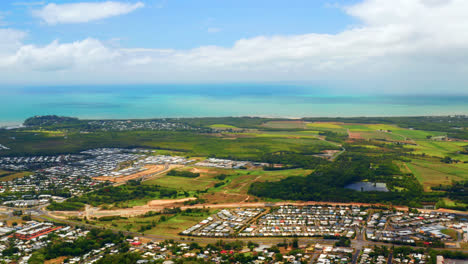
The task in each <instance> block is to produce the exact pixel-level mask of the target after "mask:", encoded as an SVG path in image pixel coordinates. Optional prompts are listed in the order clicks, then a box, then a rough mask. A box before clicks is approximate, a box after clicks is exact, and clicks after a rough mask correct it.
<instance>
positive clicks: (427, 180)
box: [406, 162, 464, 192]
mask: <svg viewBox="0 0 468 264" xmlns="http://www.w3.org/2000/svg"><path fill="white" fill-rule="evenodd" d="M406 165H407V166H408V168H409V169H410V170H411V172H412V173H413V174H414V175H415V176H416V179H418V181H419V183H421V184H422V185H423V187H424V190H425V191H428V192H429V191H431V187H435V186H439V185H450V184H452V182H454V181H461V180H463V179H464V178H462V177H459V176H456V175H453V174H448V173H445V172H442V171H440V170H435V169H434V168H431V167H424V166H422V164H421V163H419V164H418V162H414V163H406Z"/></svg>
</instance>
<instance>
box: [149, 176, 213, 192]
mask: <svg viewBox="0 0 468 264" xmlns="http://www.w3.org/2000/svg"><path fill="white" fill-rule="evenodd" d="M216 182H218V180H215V179H211V178H205V177H203V178H202V177H198V178H186V177H177V176H164V177H161V178H159V179H154V180H151V181H148V182H145V183H144V184H156V185H160V186H163V187H169V188H173V189H177V190H184V191H201V190H205V189H208V188H210V187H213V185H214V184H215V183H216Z"/></svg>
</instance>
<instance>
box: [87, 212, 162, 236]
mask: <svg viewBox="0 0 468 264" xmlns="http://www.w3.org/2000/svg"><path fill="white" fill-rule="evenodd" d="M160 218H161V216H160V215H156V216H151V217H130V218H121V219H116V220H112V221H101V220H96V221H93V224H95V225H96V226H99V227H104V228H114V229H118V230H122V231H132V232H138V231H139V230H140V227H141V226H143V225H148V224H152V222H153V221H154V222H156V223H157V222H158V221H159V219H160Z"/></svg>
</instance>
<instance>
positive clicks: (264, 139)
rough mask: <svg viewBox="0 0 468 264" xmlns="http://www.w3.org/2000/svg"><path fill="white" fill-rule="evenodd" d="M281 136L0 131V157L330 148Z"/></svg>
mask: <svg viewBox="0 0 468 264" xmlns="http://www.w3.org/2000/svg"><path fill="white" fill-rule="evenodd" d="M281 137H282V136H279V135H278V136H276V135H275V136H272V135H269V136H258V135H255V136H251V135H241V136H238V137H233V138H230V140H226V138H223V137H219V136H216V135H211V134H210V135H206V134H196V133H189V132H167V131H125V132H96V133H89V134H80V133H70V134H69V135H68V136H67V137H55V136H52V137H51V136H47V135H46V134H44V133H30V132H17V133H13V132H11V131H0V144H3V145H6V146H8V147H10V148H11V150H8V151H2V153H1V154H4V155H35V154H41V155H52V154H58V153H76V152H78V151H82V150H86V149H90V148H99V147H108V146H114V147H146V148H154V149H165V150H171V151H179V152H183V153H184V154H185V155H184V156H205V157H206V156H210V155H216V156H217V157H229V156H230V157H236V158H239V159H254V158H257V157H259V156H261V155H263V154H265V153H271V152H276V151H294V152H300V151H303V150H304V149H305V150H307V151H320V150H323V149H328V148H329V147H330V146H327V145H326V143H325V144H324V142H323V141H321V140H315V139H313V138H310V139H309V140H308V141H304V140H303V139H302V138H297V139H295V138H288V140H287V141H286V142H285V141H282V140H278V138H280V139H281ZM287 137H290V136H289V135H288V136H287ZM304 137H306V136H304ZM331 146H332V145H331Z"/></svg>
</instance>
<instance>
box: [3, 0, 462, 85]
mask: <svg viewBox="0 0 468 264" xmlns="http://www.w3.org/2000/svg"><path fill="white" fill-rule="evenodd" d="M467 14H468V1H466V0H392V1H389V0H288V1H285V0H255V1H252V0H223V1H220V0H147V1H145V0H140V1H135V0H125V1H85V2H83V1H72V0H70V1H40V0H32V1H24V0H18V1H16V0H12V1H1V2H0V89H2V87H3V89H6V88H5V87H10V86H15V85H16V86H24V85H38V86H39V85H77V84H78V85H79V84H83V85H86V84H93V85H99V84H107V85H108V84H158V83H184V84H187V83H249V82H256V83H280V84H281V83H288V84H291V83H294V84H296V83H297V84H309V85H311V86H312V85H313V86H316V87H332V88H333V89H337V90H340V89H341V90H346V91H347V92H354V91H355V92H361V91H365V92H373V93H384V94H391V93H399V94H401V93H403V94H404V93H415V94H418V93H434V94H442V93H444V94H468V86H467V85H468V59H467V58H468V15H467Z"/></svg>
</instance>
